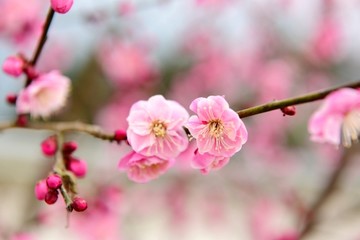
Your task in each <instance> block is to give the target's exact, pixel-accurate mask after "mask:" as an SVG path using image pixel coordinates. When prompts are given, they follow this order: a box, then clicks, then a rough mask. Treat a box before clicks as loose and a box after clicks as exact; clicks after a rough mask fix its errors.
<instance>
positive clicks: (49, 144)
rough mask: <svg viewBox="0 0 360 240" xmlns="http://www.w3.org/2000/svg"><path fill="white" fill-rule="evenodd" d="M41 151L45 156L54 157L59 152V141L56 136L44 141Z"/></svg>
mask: <svg viewBox="0 0 360 240" xmlns="http://www.w3.org/2000/svg"><path fill="white" fill-rule="evenodd" d="M41 150H42V152H43V154H44V155H45V156H48V157H51V156H54V155H55V153H56V150H57V141H56V138H55V136H51V137H48V138H46V139H45V140H44V141H42V143H41Z"/></svg>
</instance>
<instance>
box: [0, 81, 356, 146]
mask: <svg viewBox="0 0 360 240" xmlns="http://www.w3.org/2000/svg"><path fill="white" fill-rule="evenodd" d="M359 87H360V81H357V82H354V83H350V84H344V85H340V86H337V87H334V88H330V89H327V90H323V91H318V92H314V93H310V94H305V95H303V96H300V97H294V98H288V99H284V100H281V101H274V102H270V103H266V104H262V105H258V106H255V107H251V108H247V109H243V110H240V111H238V112H237V113H238V115H239V117H241V118H245V117H250V116H253V115H256V114H260V113H264V112H268V111H272V110H276V109H280V108H283V107H287V106H292V105H296V104H303V103H308V102H312V101H316V100H320V99H323V98H325V97H326V96H327V95H328V94H329V93H331V92H333V91H335V90H338V89H340V88H359ZM16 127H18V126H16V123H0V131H2V130H6V129H10V128H16ZM23 128H28V129H36V130H51V131H55V132H84V133H87V134H90V135H92V136H94V137H96V138H100V139H102V140H107V141H114V136H115V134H114V133H106V132H104V131H103V130H102V129H101V128H100V127H98V126H95V125H91V124H85V123H81V122H56V123H43V122H41V123H29V124H28V125H26V126H25V127H23ZM185 131H186V133H187V134H189V132H188V131H187V129H186V128H185Z"/></svg>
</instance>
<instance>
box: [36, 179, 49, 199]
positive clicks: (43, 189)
mask: <svg viewBox="0 0 360 240" xmlns="http://www.w3.org/2000/svg"><path fill="white" fill-rule="evenodd" d="M47 192H48V187H47V184H46V181H45V180H44V179H43V180H41V181H39V182H38V183H36V185H35V196H36V198H37V199H38V200H44V199H45V195H46V193H47Z"/></svg>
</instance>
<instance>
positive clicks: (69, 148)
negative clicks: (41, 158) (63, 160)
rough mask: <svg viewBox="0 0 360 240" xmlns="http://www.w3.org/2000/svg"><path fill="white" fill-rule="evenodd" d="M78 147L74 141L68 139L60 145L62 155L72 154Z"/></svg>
mask: <svg viewBox="0 0 360 240" xmlns="http://www.w3.org/2000/svg"><path fill="white" fill-rule="evenodd" d="M77 148H78V145H77V143H76V142H75V141H70V142H66V143H64V145H63V147H62V151H63V154H64V155H70V154H72V153H73V152H74V151H75V150H76V149H77Z"/></svg>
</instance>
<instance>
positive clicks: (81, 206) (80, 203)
mask: <svg viewBox="0 0 360 240" xmlns="http://www.w3.org/2000/svg"><path fill="white" fill-rule="evenodd" d="M72 207H73V209H74V210H75V211H77V212H83V211H85V210H86V209H87V202H86V201H85V199H83V198H81V197H75V198H74V199H73V203H72Z"/></svg>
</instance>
